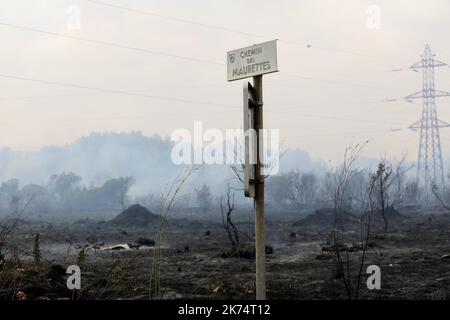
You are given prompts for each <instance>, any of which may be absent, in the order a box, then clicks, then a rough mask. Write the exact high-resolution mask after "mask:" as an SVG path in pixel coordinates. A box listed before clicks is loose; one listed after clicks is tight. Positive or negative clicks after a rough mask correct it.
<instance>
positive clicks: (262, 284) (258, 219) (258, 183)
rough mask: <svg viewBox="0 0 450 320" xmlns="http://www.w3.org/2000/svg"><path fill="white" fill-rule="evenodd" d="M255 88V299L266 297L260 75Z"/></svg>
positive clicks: (256, 79) (254, 81) (254, 83)
mask: <svg viewBox="0 0 450 320" xmlns="http://www.w3.org/2000/svg"><path fill="white" fill-rule="evenodd" d="M253 87H254V89H255V96H254V99H255V119H254V120H255V131H256V144H257V148H256V150H257V151H256V154H257V156H256V159H257V161H256V165H255V199H254V203H255V254H256V299H257V300H265V299H266V230H265V229H266V228H265V218H264V164H263V163H264V159H263V157H264V147H263V136H262V134H263V133H262V129H263V127H264V126H263V91H262V75H260V76H256V77H253Z"/></svg>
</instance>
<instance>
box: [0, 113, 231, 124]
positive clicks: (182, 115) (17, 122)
mask: <svg viewBox="0 0 450 320" xmlns="http://www.w3.org/2000/svg"><path fill="white" fill-rule="evenodd" d="M225 113H227V112H208V113H206V114H225ZM199 115H205V113H204V112H202V113H200V112H196V113H171V114H148V115H129V116H110V117H95V118H78V119H53V120H30V121H14V122H12V121H2V122H0V124H1V125H11V124H39V123H71V122H84V121H103V120H126V119H147V118H161V117H190V116H199Z"/></svg>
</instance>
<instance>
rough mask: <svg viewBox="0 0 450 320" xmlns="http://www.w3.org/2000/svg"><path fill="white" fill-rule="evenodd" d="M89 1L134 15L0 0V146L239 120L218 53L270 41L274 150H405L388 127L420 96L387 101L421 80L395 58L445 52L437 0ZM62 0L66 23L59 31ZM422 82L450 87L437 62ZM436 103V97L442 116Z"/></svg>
mask: <svg viewBox="0 0 450 320" xmlns="http://www.w3.org/2000/svg"><path fill="white" fill-rule="evenodd" d="M99 1H100V2H104V3H108V4H114V5H118V6H125V7H128V8H133V9H135V10H138V11H140V12H141V13H138V12H133V11H129V10H128V11H127V10H124V9H119V8H113V7H107V6H104V5H101V4H98V3H94V2H95V1H88V0H67V1H66V0H46V1H44V0H40V1H37V0H36V1H30V0H14V1H12V0H11V1H7V0H2V1H1V2H0V38H1V39H2V48H1V50H0V88H1V89H0V99H1V100H0V117H1V119H0V147H5V146H9V147H12V148H15V149H20V150H28V149H37V148H39V147H41V146H44V145H50V144H56V145H62V144H66V143H69V142H71V141H73V140H75V139H77V138H78V137H80V136H83V135H87V134H89V133H90V132H93V131H96V132H102V131H118V132H120V131H133V130H141V131H142V132H143V133H144V134H146V135H151V134H154V133H158V134H161V135H164V136H166V135H170V134H171V132H172V131H173V130H175V129H178V128H187V129H190V130H192V128H193V121H194V120H203V121H204V127H205V128H219V129H223V130H224V129H226V128H239V127H241V126H242V109H241V108H240V106H241V101H242V97H241V94H242V93H241V91H242V90H241V86H242V81H236V82H233V83H227V82H226V67H225V63H226V51H227V50H231V49H236V48H239V47H244V46H248V45H251V44H253V43H258V42H263V41H265V40H270V39H275V38H278V39H280V41H279V44H278V45H279V50H278V51H279V57H278V61H279V67H280V70H281V71H280V72H279V73H277V74H271V75H267V76H266V77H264V99H265V110H266V111H265V125H266V126H267V127H270V128H279V129H280V130H281V137H282V139H283V141H284V142H283V146H284V147H289V148H293V147H298V148H301V149H304V150H306V151H308V152H309V153H310V154H311V155H312V156H313V157H314V158H319V157H320V158H324V159H326V160H327V159H331V160H334V161H337V160H338V159H340V157H341V155H342V153H343V149H344V148H345V146H346V145H348V144H349V143H351V142H352V141H363V140H365V139H373V141H372V142H371V143H370V144H369V146H368V147H367V149H366V151H365V155H366V156H373V157H377V156H384V155H388V156H396V155H399V154H400V153H402V152H403V151H408V152H409V156H410V159H415V158H416V154H417V144H418V134H417V133H414V132H411V131H408V130H401V131H395V132H390V131H389V130H391V129H404V128H406V127H407V126H409V125H410V124H411V123H413V122H415V121H416V120H418V119H419V116H420V111H421V102H420V101H417V104H410V103H407V102H405V101H403V100H401V99H399V98H401V97H404V96H406V95H408V94H410V93H413V92H415V91H418V90H420V89H421V83H422V80H421V74H420V73H414V72H412V71H410V70H406V67H408V66H409V65H411V64H413V63H415V62H417V61H418V60H419V59H420V54H421V53H422V51H423V49H424V45H425V44H426V43H429V44H430V45H431V48H432V50H433V52H434V53H436V58H437V59H439V60H441V61H446V62H449V63H450V42H449V41H448V32H449V30H450V19H448V15H449V13H450V2H449V1H448V0H430V1H423V0H414V1H411V0H408V1H407V0H385V1H381V0H379V1H377V0H372V1H364V0H346V1H337V0H308V1H303V0H279V1H268V0H265V1H262V0H246V1H243V0H242V1H237V0H228V1H211V0H201V1H200V0H190V1H181V0H178V1H175V0H164V1H152V0H127V1H125V0H99ZM370 5H378V6H379V8H380V14H381V15H380V17H381V20H380V29H379V30H376V29H375V30H374V29H370V28H368V27H367V24H366V22H367V19H368V15H367V9H368V7H369V6H370ZM74 6H75V7H74ZM68 8H70V9H69V11H67V10H68ZM74 8H75V9H74ZM76 8H79V9H80V12H81V20H80V21H81V25H80V29H73V28H68V22H71V21H72V22H73V20H70V17H73V16H72V15H71V14H73V13H74V12H76ZM74 10H75V11H74ZM68 12H69V13H68ZM144 12H149V13H152V14H151V15H150V14H144ZM155 14H156V15H155ZM157 15H160V16H159V17H158V16H157ZM161 15H162V16H164V17H161ZM168 17H171V18H173V19H169V18H168ZM188 21H190V22H195V23H188ZM5 24H8V25H9V26H7V25H5ZM11 25H14V26H15V27H12V26H11ZM69 26H70V24H69ZM17 27H25V28H32V29H34V30H42V31H48V32H53V33H58V34H64V35H68V36H71V37H79V38H84V39H90V40H95V41H102V42H107V43H113V44H116V45H122V46H127V47H134V48H140V49H146V50H147V51H138V50H130V49H125V48H118V47H113V46H106V45H100V44H94V43H91V42H86V41H78V40H74V39H69V38H64V37H60V36H54V35H49V34H45V33H39V32H32V31H30V29H27V30H25V29H23V28H22V29H20V28H17ZM225 29H226V30H225ZM229 29H232V30H240V31H241V33H238V32H231V31H230V30H229ZM250 34H251V35H250ZM256 35H260V36H259V37H257V36H256ZM309 46H310V47H309ZM150 51H151V52H154V53H155V52H159V53H164V54H168V55H159V54H154V53H151V52H150ZM175 56H179V57H187V58H191V59H181V58H176V57H175ZM393 70H400V71H393ZM5 76H7V77H5ZM10 76H12V77H13V78H11V77H10ZM14 77H15V79H14ZM17 77H18V78H32V79H37V80H45V81H50V82H57V83H67V84H73V85H78V86H84V87H95V88H104V89H108V90H113V91H114V90H119V91H126V92H130V93H138V94H143V95H145V96H133V95H125V94H120V93H112V92H100V91H96V90H88V89H82V88H74V87H68V86H59V85H51V84H49V83H42V82H31V81H24V80H20V79H17ZM436 82H437V85H436V86H437V88H439V89H442V90H450V68H448V67H444V68H439V69H437V70H436ZM150 96H153V98H152V97H150ZM156 97H160V98H161V99H158V98H156ZM166 98H169V99H166ZM394 98H395V99H399V100H398V101H394V102H386V99H394ZM177 99H178V100H177ZM182 100H183V101H185V102H183V101H182ZM186 100H188V101H194V102H203V103H204V104H198V103H186ZM382 101H384V102H382ZM449 102H450V98H444V99H440V100H438V103H437V105H438V115H439V117H440V118H441V119H442V120H444V121H445V120H446V121H448V122H450V103H449ZM209 104H210V105H209ZM227 106H228V107H227ZM449 137H450V129H447V130H441V139H442V144H443V153H444V156H446V157H448V156H450V152H449V150H450V144H449V142H448V140H449V139H448V138H449Z"/></svg>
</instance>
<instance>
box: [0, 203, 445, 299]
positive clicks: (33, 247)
mask: <svg viewBox="0 0 450 320" xmlns="http://www.w3.org/2000/svg"><path fill="white" fill-rule="evenodd" d="M122 218H123V217H122ZM134 218H136V217H134ZM141 218H142V217H141ZM388 218H390V224H389V229H388V230H387V232H386V231H385V230H383V228H382V227H381V225H380V224H377V223H376V222H374V224H373V230H372V231H371V233H370V237H369V239H368V241H367V247H366V248H365V249H366V250H364V246H363V245H362V242H361V234H360V230H359V229H358V224H357V220H355V219H354V220H352V219H342V221H341V225H340V226H339V228H340V230H339V235H340V247H339V248H333V246H330V228H331V227H330V225H329V223H328V222H329V217H328V216H327V211H326V210H322V211H321V210H318V211H316V212H311V213H310V214H309V215H308V214H305V215H304V217H302V218H301V219H299V218H297V219H295V218H286V219H283V220H281V219H277V214H276V213H271V214H270V215H269V216H268V222H267V245H268V247H267V248H266V253H267V266H266V268H267V297H268V299H348V298H349V293H348V291H347V290H346V287H345V282H344V281H343V278H344V279H345V274H344V275H342V274H341V272H339V268H337V267H336V254H335V253H336V251H337V250H339V252H341V256H342V257H345V259H344V267H345V272H347V273H346V274H347V275H350V276H349V277H348V281H349V282H350V284H351V286H352V288H356V285H357V283H358V279H359V281H360V288H359V290H358V296H357V298H359V299H448V298H449V291H450V242H449V240H450V214H449V213H448V212H445V211H442V210H436V211H423V212H418V211H414V212H413V211H410V212H408V211H402V212H401V213H398V214H397V215H396V216H395V217H394V216H392V217H388ZM136 219H137V218H136ZM279 221H281V222H279ZM235 224H236V225H237V227H238V230H239V247H238V249H236V250H235V251H233V252H231V251H230V250H231V249H230V248H231V244H230V241H229V238H228V233H227V232H226V230H225V229H224V227H223V225H222V221H221V220H220V218H219V219H211V220H209V221H208V220H202V221H194V220H190V219H176V217H173V218H172V219H169V220H168V223H167V226H166V227H165V229H164V233H163V234H162V235H163V236H162V240H161V242H160V245H158V241H156V243H155V239H156V240H157V238H158V234H159V233H158V232H159V231H161V230H160V228H159V227H158V220H152V222H151V223H150V222H149V223H145V221H143V220H139V219H137V224H133V223H130V221H129V220H126V219H125V220H124V219H115V220H113V221H95V220H92V219H91V220H79V221H75V222H61V221H60V222H44V221H43V220H42V221H36V220H34V221H33V220H19V221H16V224H15V226H14V230H13V231H12V232H11V233H10V234H8V237H4V240H3V243H2V257H1V260H0V298H1V299H7V300H11V299H30V300H32V299H82V300H86V299H88V300H91V299H254V297H255V290H254V279H255V275H254V273H255V266H254V253H253V247H252V243H253V237H254V232H253V221H252V219H251V215H249V214H248V215H241V216H239V217H237V218H236V222H235ZM37 235H38V236H37ZM363 253H364V254H365V260H364V263H363V268H362V269H363V270H362V274H361V276H358V274H359V271H360V261H361V256H362V254H363ZM69 265H78V266H79V267H80V269H81V290H74V291H72V290H69V289H67V286H66V280H67V277H68V275H66V268H67V267H68V266H69ZM369 265H377V266H379V267H380V269H381V289H380V290H368V289H367V286H366V280H367V277H368V275H367V274H366V268H367V266H369ZM355 290H356V289H352V293H351V295H352V298H355V296H354V295H355Z"/></svg>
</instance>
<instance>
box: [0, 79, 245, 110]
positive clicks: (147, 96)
mask: <svg viewBox="0 0 450 320" xmlns="http://www.w3.org/2000/svg"><path fill="white" fill-rule="evenodd" d="M0 77H2V78H7V79H15V80H22V81H30V82H37V83H43V84H48V85H55V86H64V87H70V88H76V89H84V90H94V91H101V92H107V93H114V94H123V95H127V96H135V97H142V98H150V99H157V100H168V101H175V102H181V103H188V104H200V105H207V106H217V107H222V108H233V109H236V108H240V107H237V106H231V105H226V104H220V103H212V102H204V101H196V100H188V99H180V98H173V97H165V96H156V95H150V94H145V93H136V92H128V91H123V90H115V89H106V88H97V87H90V86H85V85H78V84H72V83H66V82H58V81H49V80H41V79H34V78H27V77H20V76H14V75H7V74H3V73H0Z"/></svg>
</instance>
